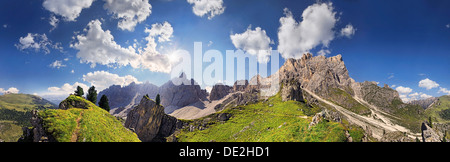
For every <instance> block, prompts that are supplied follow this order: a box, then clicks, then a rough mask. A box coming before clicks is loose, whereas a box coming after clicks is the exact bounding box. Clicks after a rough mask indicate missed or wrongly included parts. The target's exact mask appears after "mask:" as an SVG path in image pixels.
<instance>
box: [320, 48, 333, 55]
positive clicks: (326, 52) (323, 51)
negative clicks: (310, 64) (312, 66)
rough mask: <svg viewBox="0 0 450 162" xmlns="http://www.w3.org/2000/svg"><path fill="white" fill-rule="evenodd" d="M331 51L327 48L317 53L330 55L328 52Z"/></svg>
mask: <svg viewBox="0 0 450 162" xmlns="http://www.w3.org/2000/svg"><path fill="white" fill-rule="evenodd" d="M330 53H331V51H330V50H327V49H321V50H320V51H319V52H317V55H319V56H326V55H328V54H330Z"/></svg>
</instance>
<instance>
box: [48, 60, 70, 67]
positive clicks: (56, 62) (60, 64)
mask: <svg viewBox="0 0 450 162" xmlns="http://www.w3.org/2000/svg"><path fill="white" fill-rule="evenodd" d="M48 66H50V67H51V68H57V69H59V68H61V67H66V65H64V64H63V63H62V61H59V60H55V62H53V63H51V64H50V65H48Z"/></svg>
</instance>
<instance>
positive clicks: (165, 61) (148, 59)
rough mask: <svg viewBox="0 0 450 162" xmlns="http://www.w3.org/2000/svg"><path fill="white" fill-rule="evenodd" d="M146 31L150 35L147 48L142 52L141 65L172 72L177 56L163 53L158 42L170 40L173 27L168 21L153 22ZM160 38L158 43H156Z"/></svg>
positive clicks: (152, 69) (154, 69) (149, 68)
mask: <svg viewBox="0 0 450 162" xmlns="http://www.w3.org/2000/svg"><path fill="white" fill-rule="evenodd" d="M144 32H145V33H148V36H147V37H146V38H145V40H146V41H147V44H146V48H144V50H143V51H141V52H140V56H141V57H140V67H141V68H144V69H148V70H150V71H155V72H164V73H170V71H171V69H172V65H174V64H175V63H176V62H177V61H176V59H175V57H176V56H174V55H172V54H170V53H169V54H161V53H160V52H159V51H158V50H157V48H156V47H157V46H158V43H163V42H168V41H170V38H172V37H173V35H172V34H173V28H172V25H170V23H168V22H167V21H166V22H164V23H162V24H159V23H156V24H153V25H152V27H151V28H150V29H148V28H146V29H145V31H144ZM156 40H158V43H156Z"/></svg>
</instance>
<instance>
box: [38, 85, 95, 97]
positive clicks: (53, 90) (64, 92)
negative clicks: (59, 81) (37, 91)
mask: <svg viewBox="0 0 450 162" xmlns="http://www.w3.org/2000/svg"><path fill="white" fill-rule="evenodd" d="M78 86H80V87H81V88H83V89H84V91H87V90H88V88H89V87H88V86H87V85H86V84H83V83H79V82H75V83H74V84H69V83H65V84H64V85H62V86H61V87H49V88H48V89H47V92H44V93H42V94H41V96H43V97H49V96H51V97H57V96H61V97H67V96H69V94H73V93H74V91H75V90H76V89H77V87H78Z"/></svg>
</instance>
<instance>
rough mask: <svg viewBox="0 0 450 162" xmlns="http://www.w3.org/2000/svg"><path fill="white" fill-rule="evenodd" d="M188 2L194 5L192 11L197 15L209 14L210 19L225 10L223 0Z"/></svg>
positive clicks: (188, 0)
mask: <svg viewBox="0 0 450 162" xmlns="http://www.w3.org/2000/svg"><path fill="white" fill-rule="evenodd" d="M187 2H188V3H189V4H191V5H194V6H192V11H193V12H194V14H195V15H197V16H200V17H203V16H204V15H207V16H208V19H209V20H211V19H212V18H213V17H214V16H217V15H220V14H223V12H224V11H225V7H224V6H223V0H187Z"/></svg>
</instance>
